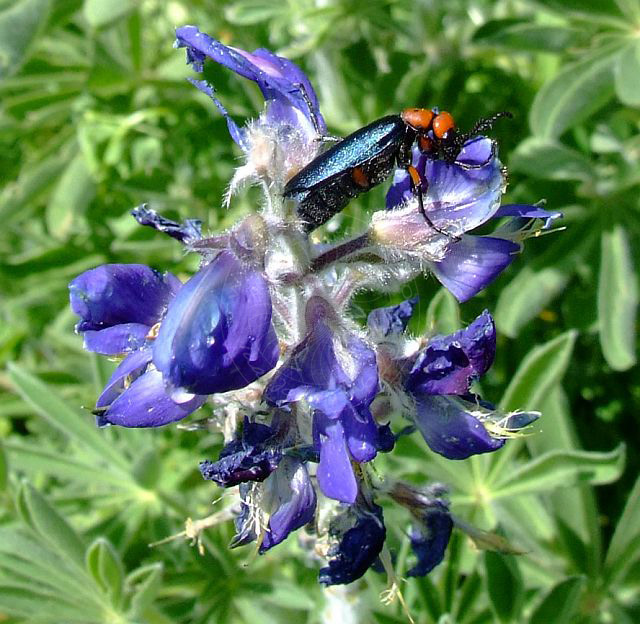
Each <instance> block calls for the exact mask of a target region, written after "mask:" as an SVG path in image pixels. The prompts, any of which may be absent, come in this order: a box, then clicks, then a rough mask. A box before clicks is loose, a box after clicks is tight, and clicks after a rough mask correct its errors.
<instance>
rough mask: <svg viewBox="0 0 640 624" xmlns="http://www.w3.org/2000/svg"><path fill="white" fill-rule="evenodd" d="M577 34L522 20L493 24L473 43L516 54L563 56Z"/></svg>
mask: <svg viewBox="0 0 640 624" xmlns="http://www.w3.org/2000/svg"><path fill="white" fill-rule="evenodd" d="M578 34H579V32H578V30H576V29H570V28H564V27H561V26H546V25H543V24H534V23H531V22H530V21H523V20H520V19H501V20H491V21H488V22H486V23H485V24H483V25H482V26H481V27H480V28H479V29H478V30H477V31H476V32H475V33H474V35H473V41H475V42H476V43H482V44H485V45H495V46H502V47H505V48H510V49H512V50H513V51H515V52H537V53H539V52H564V51H565V50H566V49H567V48H568V47H569V46H570V45H572V44H573V43H574V42H575V41H576V40H577V38H578Z"/></svg>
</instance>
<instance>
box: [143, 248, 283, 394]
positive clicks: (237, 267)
mask: <svg viewBox="0 0 640 624" xmlns="http://www.w3.org/2000/svg"><path fill="white" fill-rule="evenodd" d="M279 354H280V349H279V346H278V340H277V336H276V334H275V330H274V328H273V325H272V324H271V298H270V295H269V288H268V286H267V283H266V281H265V279H264V277H262V275H261V274H260V273H259V272H257V271H253V270H248V269H246V268H244V267H243V266H242V264H241V263H240V261H239V260H238V259H237V258H236V257H235V256H234V255H233V254H232V253H231V252H228V251H223V252H221V253H220V254H219V255H218V256H216V258H215V259H214V260H213V261H212V262H210V263H209V264H208V265H206V266H205V267H203V268H202V269H200V271H199V272H198V273H196V275H194V276H193V277H192V278H191V279H190V280H189V281H188V282H187V283H186V284H184V286H183V287H182V289H181V290H180V292H179V293H178V295H177V296H176V298H175V299H174V300H173V301H172V302H171V304H170V305H169V308H168V310H167V314H166V317H165V319H164V321H163V322H162V325H161V327H160V331H159V332H158V337H157V338H156V340H155V342H154V345H153V361H154V364H155V365H156V367H157V368H158V369H159V370H160V371H161V372H162V375H163V377H164V379H165V382H166V383H167V385H168V388H169V390H170V393H171V394H173V395H174V396H179V395H180V394H181V393H183V392H187V393H192V394H213V393H215V392H227V391H228V390H236V389H238V388H243V387H244V386H246V385H248V384H250V383H252V382H253V381H255V380H256V379H258V378H259V377H261V376H262V375H264V374H265V373H266V372H268V371H270V370H271V369H272V368H273V367H274V366H275V365H276V363H277V361H278V357H279Z"/></svg>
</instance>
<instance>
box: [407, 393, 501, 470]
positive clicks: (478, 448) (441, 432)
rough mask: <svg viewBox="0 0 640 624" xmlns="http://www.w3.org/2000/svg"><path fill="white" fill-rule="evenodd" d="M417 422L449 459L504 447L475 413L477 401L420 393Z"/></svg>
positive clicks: (430, 442) (417, 402) (422, 431)
mask: <svg viewBox="0 0 640 624" xmlns="http://www.w3.org/2000/svg"><path fill="white" fill-rule="evenodd" d="M415 398H416V405H417V412H416V416H415V423H416V425H417V427H418V429H419V430H420V433H421V434H422V436H423V437H424V439H425V441H426V442H427V444H428V445H429V448H431V450H432V451H434V452H436V453H439V454H440V455H443V456H444V457H446V458H448V459H466V458H467V457H470V456H471V455H476V454H479V453H488V452H491V451H495V450H497V449H499V448H501V447H502V446H503V445H504V440H502V439H497V438H494V437H492V436H491V435H490V434H489V433H488V432H487V430H486V429H485V427H484V425H483V424H482V422H481V421H480V420H479V419H478V418H476V417H475V416H474V415H473V412H474V411H475V407H476V406H475V405H474V404H473V403H469V402H467V401H464V400H462V399H459V398H458V397H452V396H429V395H420V396H416V397H415Z"/></svg>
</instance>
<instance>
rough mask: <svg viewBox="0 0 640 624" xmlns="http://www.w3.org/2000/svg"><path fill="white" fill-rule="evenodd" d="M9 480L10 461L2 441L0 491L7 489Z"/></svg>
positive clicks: (0, 449)
mask: <svg viewBox="0 0 640 624" xmlns="http://www.w3.org/2000/svg"><path fill="white" fill-rule="evenodd" d="M8 480H9V463H8V462H7V453H6V452H5V450H4V446H3V445H2V443H0V492H4V491H5V490H6V489H7V483H8Z"/></svg>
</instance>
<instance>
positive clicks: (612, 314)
mask: <svg viewBox="0 0 640 624" xmlns="http://www.w3.org/2000/svg"><path fill="white" fill-rule="evenodd" d="M601 249H602V259H601V261H600V276H599V280H598V321H599V325H600V344H601V345H602V352H603V353H604V356H605V358H606V359H607V362H608V363H609V366H611V368H613V369H615V370H626V369H628V368H630V367H631V366H633V365H634V364H635V363H636V352H635V342H636V341H635V335H636V314H637V310H638V283H637V282H638V276H637V274H636V271H635V268H634V266H633V260H632V258H631V248H630V243H629V238H628V235H627V232H626V231H625V230H624V229H623V228H622V226H620V225H616V226H615V227H614V228H613V229H612V230H609V231H606V232H603V233H602V246H601Z"/></svg>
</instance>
